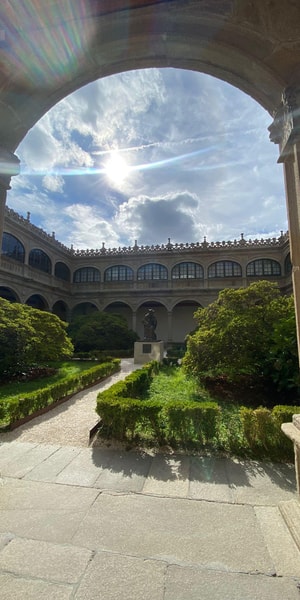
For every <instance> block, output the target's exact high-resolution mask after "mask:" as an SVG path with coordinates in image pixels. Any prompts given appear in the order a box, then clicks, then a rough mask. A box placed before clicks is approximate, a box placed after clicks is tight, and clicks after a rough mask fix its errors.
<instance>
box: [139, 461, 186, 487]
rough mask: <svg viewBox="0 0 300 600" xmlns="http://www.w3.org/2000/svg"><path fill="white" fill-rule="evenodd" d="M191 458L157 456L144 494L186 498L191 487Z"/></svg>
mask: <svg viewBox="0 0 300 600" xmlns="http://www.w3.org/2000/svg"><path fill="white" fill-rule="evenodd" d="M189 467H190V462H189V457H188V456H170V455H167V454H157V455H156V456H154V457H153V460H152V464H151V468H150V471H149V475H148V478H147V481H146V482H145V485H144V488H143V492H145V493H146V494H157V495H161V496H174V497H182V498H186V496H187V494H188V486H189Z"/></svg>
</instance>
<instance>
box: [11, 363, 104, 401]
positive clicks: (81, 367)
mask: <svg viewBox="0 0 300 600" xmlns="http://www.w3.org/2000/svg"><path fill="white" fill-rule="evenodd" d="M93 364H97V362H96V361H95V363H94V362H91V361H65V362H60V363H50V364H49V367H54V368H55V369H56V372H55V373H54V374H53V375H51V376H49V377H42V378H40V379H34V380H32V381H12V382H9V383H4V384H2V385H0V400H3V399H4V398H7V397H8V396H17V395H19V394H23V393H24V394H26V393H27V392H34V391H36V390H39V389H41V388H43V387H46V386H47V385H51V384H52V383H57V382H58V381H60V380H61V379H64V378H65V377H68V376H69V375H76V374H77V373H81V372H82V371H86V370H87V369H90V368H91V367H92V366H93Z"/></svg>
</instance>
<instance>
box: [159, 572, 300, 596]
mask: <svg viewBox="0 0 300 600" xmlns="http://www.w3.org/2000/svg"><path fill="white" fill-rule="evenodd" d="M164 600H299V590H298V588H297V581H295V580H293V579H292V578H286V577H280V578H279V577H267V576H264V575H253V574H252V575H251V574H248V575H244V574H240V573H226V572H218V571H214V570H210V571H208V570H201V569H197V570H196V569H188V568H180V567H177V566H170V567H169V568H168V571H167V576H166V589H165V596H164Z"/></svg>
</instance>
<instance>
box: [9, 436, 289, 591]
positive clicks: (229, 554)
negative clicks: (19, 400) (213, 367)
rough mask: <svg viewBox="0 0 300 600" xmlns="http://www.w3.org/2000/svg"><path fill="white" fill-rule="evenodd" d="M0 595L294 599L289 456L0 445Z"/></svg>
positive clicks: (12, 443)
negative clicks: (266, 459)
mask: <svg viewBox="0 0 300 600" xmlns="http://www.w3.org/2000/svg"><path fill="white" fill-rule="evenodd" d="M0 473H1V480H0V589H1V599H2V600H19V599H22V600H24V598H26V599H29V600H37V599H39V600H40V598H45V599H47V600H65V599H66V600H67V599H68V600H69V599H70V600H71V599H75V600H99V599H100V600H101V599H105V600H125V599H126V600H150V599H151V600H283V599H284V600H300V591H299V590H300V587H299V586H300V552H299V549H298V546H297V545H296V543H295V541H294V539H293V537H292V535H291V533H290V530H289V529H288V527H287V526H286V523H285V521H284V519H283V517H282V513H281V511H280V510H279V505H280V504H285V503H286V504H288V503H290V502H293V501H296V500H297V497H296V483H295V475H294V467H293V465H285V464H271V463H261V462H256V461H243V460H237V459H232V458H216V457H213V456H186V455H179V454H167V453H161V454H154V453H150V452H149V453H148V452H137V451H133V450H129V451H125V450H124V451H123V450H122V451H121V450H116V449H110V448H99V447H93V448H87V447H85V448H83V447H79V446H74V447H72V446H63V445H59V444H49V443H47V444H41V443H38V442H35V443H34V442H21V441H17V440H14V441H6V442H3V443H2V444H1V445H0Z"/></svg>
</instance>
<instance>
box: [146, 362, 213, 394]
mask: <svg viewBox="0 0 300 600" xmlns="http://www.w3.org/2000/svg"><path fill="white" fill-rule="evenodd" d="M147 398H149V399H151V400H165V401H168V400H186V401H193V402H194V401H199V402H200V401H201V400H205V401H207V400H210V399H211V398H210V396H209V394H208V393H207V392H206V391H205V390H203V389H202V388H199V385H198V384H197V382H196V380H195V379H193V378H188V377H187V376H186V375H185V374H184V372H183V370H182V369H180V368H178V367H165V368H163V369H162V370H161V371H160V372H159V373H158V374H157V375H156V376H155V377H153V380H152V382H151V384H150V387H149V391H148V394H147Z"/></svg>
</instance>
